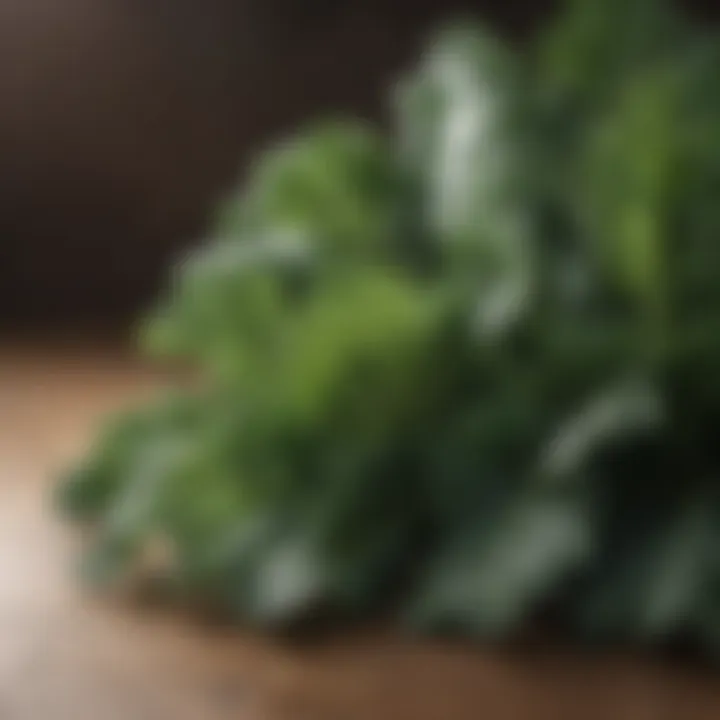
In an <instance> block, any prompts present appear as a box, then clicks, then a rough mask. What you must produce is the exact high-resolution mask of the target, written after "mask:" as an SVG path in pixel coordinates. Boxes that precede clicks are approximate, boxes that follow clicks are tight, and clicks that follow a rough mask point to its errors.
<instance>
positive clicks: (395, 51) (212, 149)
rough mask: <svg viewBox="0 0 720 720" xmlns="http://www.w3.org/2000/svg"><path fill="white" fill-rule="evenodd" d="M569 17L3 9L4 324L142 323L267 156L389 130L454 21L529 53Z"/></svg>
mask: <svg viewBox="0 0 720 720" xmlns="http://www.w3.org/2000/svg"><path fill="white" fill-rule="evenodd" d="M717 4H718V5H720V3H717ZM695 5H696V6H698V7H703V5H704V10H705V11H706V12H709V13H711V14H714V15H717V14H718V10H720V8H716V7H715V5H716V3H713V2H707V3H700V2H698V3H695ZM554 6H555V3H553V2H549V1H546V0H542V1H540V2H538V1H535V2H532V1H529V0H524V1H523V0H512V1H511V0H505V2H497V1H495V2H493V1H492V0H475V1H474V2H473V1H466V2H460V1H459V0H450V2H447V3H443V2H440V0H435V1H432V0H416V1H415V2H414V3H413V2H408V1H407V0H404V2H400V1H399V0H386V1H385V2H383V1H382V0H347V1H346V2H343V1H342V0H335V1H334V2H333V1H332V0H0V323H3V324H5V325H18V324H25V325H28V324H35V323H64V322H74V323H77V322H83V321H93V320H95V321H97V320H100V321H102V322H105V323H116V322H121V321H124V320H125V319H126V318H128V317H131V316H132V315H134V314H135V313H136V312H138V310H139V309H140V308H141V307H142V306H143V304H145V303H146V302H147V301H148V300H149V299H150V298H152V296H153V294H154V293H155V291H156V289H157V288H158V287H159V285H160V283H161V282H162V279H163V275H164V273H165V271H166V269H167V266H168V263H169V262H170V261H171V260H172V259H173V257H174V256H175V255H176V253H177V252H178V250H179V249H180V248H183V247H184V246H186V245H187V244H188V243H192V242H193V241H195V240H196V239H197V238H198V236H199V235H200V234H201V233H202V231H203V228H204V226H205V220H206V217H207V213H208V211H209V209H210V208H211V207H212V204H213V200H214V198H216V197H217V194H218V192H219V191H221V190H222V189H223V188H224V187H226V186H227V185H228V184H229V183H231V182H233V180H234V179H235V178H236V177H238V174H239V173H240V172H241V171H242V168H243V167H244V166H245V165H246V163H247V160H248V158H250V157H252V156H253V155H254V154H256V153H258V152H260V151H261V150H262V148H263V146H264V145H265V144H266V143H267V142H269V141H271V140H272V139H273V138H275V137H277V136H278V135H281V134H282V133H284V132H286V131H289V130H291V129H292V128H293V127H294V126H295V125H296V124H297V123H298V122H300V121H302V120H306V119H312V118H313V117H316V116H319V115H324V114H326V113H333V112H338V111H341V112H343V111H344V112H352V113H354V114H359V115H362V116H365V117H370V118H375V119H378V120H382V118H383V109H384V106H383V103H384V102H385V99H386V91H387V88H388V85H389V83H390V82H391V81H392V79H393V77H394V76H395V74H396V73H397V71H398V70H399V69H400V68H402V66H403V65H404V64H405V63H407V62H408V61H410V60H412V58H413V57H414V56H415V55H416V53H417V52H418V50H419V48H420V47H421V45H422V43H423V41H424V40H425V38H426V37H427V34H428V32H429V30H430V28H431V27H432V26H433V25H434V24H435V23H436V22H437V21H439V20H440V19H443V18H446V17H448V16H449V15H454V14H459V13H466V12H472V13H474V14H480V15H483V16H484V17H487V18H489V19H490V20H491V21H493V22H494V23H496V24H497V25H498V27H500V28H502V29H503V31H505V32H506V33H510V34H514V35H517V36H522V35H523V34H524V33H525V32H527V31H528V30H529V29H531V28H533V27H534V26H535V25H536V24H537V22H538V21H540V20H541V19H542V18H543V17H544V16H545V15H546V14H547V12H548V10H549V9H551V8H553V7H554Z"/></svg>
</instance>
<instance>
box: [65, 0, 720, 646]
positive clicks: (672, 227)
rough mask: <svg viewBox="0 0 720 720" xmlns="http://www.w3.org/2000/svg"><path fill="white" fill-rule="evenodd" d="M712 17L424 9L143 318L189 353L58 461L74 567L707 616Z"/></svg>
mask: <svg viewBox="0 0 720 720" xmlns="http://www.w3.org/2000/svg"><path fill="white" fill-rule="evenodd" d="M719 54H720V42H719V41H718V38H716V37H715V36H713V35H711V34H709V33H707V32H706V31H701V30H700V29H698V28H696V27H694V26H693V25H692V23H690V22H689V21H687V20H686V19H685V18H682V17H679V16H678V15H677V14H676V13H675V12H674V11H673V9H672V8H669V7H667V6H665V5H664V4H663V3H662V2H660V1H659V0H658V1H656V2H654V1H651V0H574V1H573V2H570V3H569V5H568V7H567V9H566V10H565V11H564V12H563V13H562V14H561V16H560V17H559V18H558V19H557V20H556V21H555V22H554V23H553V24H552V25H551V26H550V27H549V28H546V29H545V30H544V31H543V32H542V33H541V34H540V36H539V37H538V39H537V42H536V43H535V44H534V45H533V46H532V47H530V48H524V49H522V51H521V50H519V49H516V48H511V47H509V46H507V45H505V44H504V43H503V42H502V41H501V40H499V39H498V38H497V37H495V36H494V35H493V34H491V33H488V32H487V31H486V30H485V29H484V28H482V27H478V26H474V25H469V24H462V25H461V24H458V25H455V26H448V27H447V28H445V29H444V30H443V31H442V32H440V33H439V34H438V36H437V37H436V39H435V42H434V43H432V44H431V46H430V47H429V49H428V52H427V53H426V55H425V56H424V57H423V59H422V61H421V62H420V64H419V67H418V68H417V69H416V70H415V72H413V73H411V74H409V75H408V76H407V77H406V78H404V79H403V81H402V82H401V83H399V84H398V87H397V92H396V95H395V96H394V97H395V100H396V102H395V108H396V115H395V117H396V123H395V127H394V128H393V131H392V132H391V133H390V134H385V133H382V132H376V131H375V130H373V129H372V128H370V127H367V126H366V125H364V124H360V123H355V122H349V121H348V122H340V121H338V122H329V123H326V124H324V125H321V126H319V127H316V128H313V129H311V130H309V131H308V132H305V133H302V134H300V135H299V136H298V137H297V138H294V139H293V140H292V141H289V142H287V143H285V144H283V145H278V146H277V147H275V148H273V149H272V150H270V151H269V152H268V153H267V154H265V155H264V156H263V157H262V159H261V162H260V163H259V164H258V166H257V168H256V169H255V171H254V173H253V174H252V176H251V178H250V181H249V183H248V185H247V186H246V187H244V188H243V192H242V193H241V194H240V195H239V196H237V197H232V198H230V199H229V200H228V201H227V202H226V203H225V204H224V206H223V209H222V212H221V213H220V217H219V220H218V226H217V228H216V231H217V232H216V234H217V237H218V238H219V239H218V240H216V241H213V242H212V243H211V244H209V245H207V246H206V247H204V248H202V249H200V250H199V251H198V252H197V253H195V254H194V255H193V256H192V257H190V258H188V259H187V260H186V261H185V262H183V263H182V264H181V265H180V266H179V268H178V272H177V274H176V276H175V277H174V281H173V284H172V288H171V292H170V293H169V294H168V298H167V300H166V302H164V303H163V304H162V306H161V307H160V308H158V309H157V311H156V312H155V313H154V314H153V316H152V317H151V318H150V320H149V322H148V323H147V324H146V325H145V326H144V328H143V342H144V344H145V345H146V347H147V348H148V349H149V350H151V351H152V352H155V353H160V354H162V355H166V356H167V355H169V356H177V357H181V358H185V359H188V360H190V361H192V362H193V363H195V364H196V365H197V366H198V367H199V368H200V369H201V370H202V372H203V377H204V380H205V382H204V383H203V384H202V386H201V387H200V388H196V389H195V390H192V391H189V390H187V391H178V392H177V393H176V394H174V395H173V396H172V397H167V398H163V399H161V400H160V401H158V403H157V404H155V405H153V406H149V407H145V408H140V409H138V410H137V411H136V412H134V413H131V414H127V415H125V416H122V417H119V418H116V419H115V420H114V422H112V423H110V424H109V426H108V427H107V429H106V431H105V433H104V434H103V436H102V437H101V438H100V439H99V441H98V443H97V446H96V447H95V449H94V451H93V452H92V453H91V454H90V455H89V457H88V458H87V459H86V461H85V462H84V463H83V464H82V466H81V467H79V468H76V470H75V471H74V472H73V473H71V476H70V477H69V478H67V479H66V481H65V482H64V483H63V484H62V486H61V489H60V500H61V503H62V507H63V508H64V510H65V511H66V512H68V513H69V514H70V515H71V516H72V517H74V518H76V519H78V520H83V521H92V523H93V525H94V527H95V528H96V530H95V535H94V538H95V542H94V545H93V548H92V550H91V553H90V557H89V558H88V563H89V564H88V568H89V569H91V570H92V577H93V578H95V579H96V580H103V581H111V580H116V579H118V578H125V577H126V576H127V575H128V573H131V572H132V571H133V570H134V569H135V568H136V566H137V563H138V561H139V559H140V558H142V557H144V556H145V553H146V552H147V550H148V548H150V547H155V544H156V543H161V544H162V547H163V548H164V550H165V557H164V564H163V566H162V567H163V573H164V574H163V579H164V587H165V589H166V591H167V592H168V593H169V594H170V596H171V597H173V598H175V599H176V600H177V601H182V602H199V603H201V604H204V605H208V606H210V607H212V608H215V609H218V610H221V611H223V612H226V613H229V614H230V615H231V616H233V617H237V618H239V619H243V620H245V621H250V622H253V623H258V624H260V623H261V624H263V625H266V626H269V627H286V626H288V625H293V624H295V623H302V622H304V621H307V620H309V619H310V618H311V617H313V616H314V615H315V614H316V613H323V614H325V615H327V616H332V617H336V618H342V619H350V618H361V617H367V616H371V615H376V614H377V613H381V612H385V611H388V610H392V611H393V612H394V614H395V615H396V616H397V617H399V618H401V619H403V620H404V621H407V622H408V623H409V624H410V625H412V626H414V627H417V628H420V629H421V630H424V631H430V630H438V629H439V630H453V631H459V632H461V633H464V634H468V635H481V636H487V635H489V634H492V635H500V636H504V635H505V634H507V633H509V632H514V631H516V630H518V629H519V628H521V627H523V625H524V624H526V623H527V622H528V621H530V620H531V619H532V618H533V617H534V616H535V615H536V614H537V613H539V612H541V611H544V610H546V609H548V608H554V609H556V610H558V612H557V615H558V617H559V619H560V621H561V623H562V624H563V625H564V626H565V627H566V628H567V629H568V630H570V631H571V632H573V633H576V634H577V635H578V636H582V637H595V638H602V639H607V638H610V639H623V640H627V639H631V640H632V639H640V640H645V641H650V640H658V639H666V638H671V637H675V636H689V637H692V638H695V639H696V640H701V641H703V642H707V643H709V644H710V645H711V646H713V645H717V643H718V641H720V634H719V633H720V450H718V449H717V446H716V443H715V440H716V427H720V426H716V422H717V421H718V420H720V282H718V281H720V202H718V201H717V193H718V192H719V191H720V84H718V77H720V56H719Z"/></svg>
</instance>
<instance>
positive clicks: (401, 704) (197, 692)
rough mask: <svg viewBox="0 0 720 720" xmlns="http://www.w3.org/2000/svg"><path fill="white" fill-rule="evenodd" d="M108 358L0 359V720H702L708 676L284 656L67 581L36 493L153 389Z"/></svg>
mask: <svg viewBox="0 0 720 720" xmlns="http://www.w3.org/2000/svg"><path fill="white" fill-rule="evenodd" d="M162 381H163V379H162V377H160V376H158V374H157V373H155V374H153V373H151V372H149V371H148V370H147V369H146V368H143V367H140V366H139V365H138V364H137V363H134V362H132V361H130V360H128V359H127V357H123V355H122V354H120V353H118V352H117V351H115V350H103V349H98V348H91V347H89V346H87V344H86V345H84V346H83V345H80V344H75V345H73V344H64V345H61V344H57V343H56V344H52V345H49V344H44V345H43V344H41V343H27V342H25V343H20V344H18V343H13V344H9V343H7V342H5V343H4V344H3V345H2V347H1V348H0V720H185V719H187V720H214V719H218V720H481V719H487V720H531V719H532V720H545V719H546V720H606V719H607V720H711V719H712V720H716V719H717V718H720V682H719V679H720V676H717V677H716V676H713V675H712V674H711V673H710V672H709V671H704V672H703V671H699V670H697V669H695V670H693V669H691V668H688V667H677V666H671V665H669V664H667V663H665V664H664V663H662V662H660V661H652V660H648V659H637V658H627V657H622V658H594V657H578V656H573V655H571V654H569V653H567V652H565V653H563V652H560V651H557V652H551V651H548V650H541V649H538V650H536V651H534V652H525V653H523V654H522V656H520V655H519V654H517V653H516V654H512V653H499V652H490V651H478V650H471V649H467V648H465V649H463V648H459V647H447V646H439V645H436V644H418V643H413V642H411V641H401V640H388V639H384V638H379V637H377V636H367V635H357V636H355V637H347V638H342V639H336V640H335V641H333V642H332V643H327V644H325V645H323V646H322V647H315V648H313V649H305V650H302V651H301V650H298V649H294V650H293V649H288V648H281V647H278V646H276V645H273V644H272V643H270V642H269V641H264V640H261V639H257V638H251V637H248V636H246V635H240V634H230V633H229V632H228V631H221V630H217V629H216V630H214V631H213V630H209V629H208V628H206V627H201V626H200V624H198V623H194V622H192V621H188V620H187V619H183V620H181V619H178V618H173V617H171V616H170V615H169V614H165V613H157V612H154V613H152V614H151V613H149V612H147V611H145V612H142V613H141V612H139V611H134V610H132V609H130V608H127V607H117V606H116V607H113V606H112V605H111V604H110V603H108V602H106V601H105V602H103V601H100V600H99V599H97V598H91V597H88V596H87V595H85V594H83V593H82V592H81V591H80V590H79V589H78V588H77V587H76V586H75V584H74V583H73V582H72V573H71V562H70V559H71V557H72V552H71V551H72V545H73V538H72V535H71V533H70V532H69V531H68V530H67V529H66V528H64V527H62V526H61V525H60V524H59V523H58V522H57V521H56V519H54V517H53V515H52V512H51V511H50V509H49V507H48V490H49V488H50V487H51V484H52V478H53V476H54V474H55V473H56V472H57V470H58V469H59V468H61V467H62V466H63V464H64V463H66V462H67V461H69V460H70V459H72V458H73V457H76V456H77V454H78V453H80V452H82V450H83V448H84V447H85V445H86V443H87V441H88V439H89V437H90V436H91V434H92V431H93V429H94V428H95V427H96V426H97V422H98V420H99V419H100V418H101V417H102V416H103V414H104V413H106V412H108V411H111V410H113V409H116V408H118V407H119V406H121V405H122V404H124V403H127V402H132V401H133V400H135V399H138V398H142V397H143V396H145V395H146V394H147V393H148V392H150V391H151V390H152V389H153V388H154V387H156V386H157V385H158V384H159V383H160V382H162Z"/></svg>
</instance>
